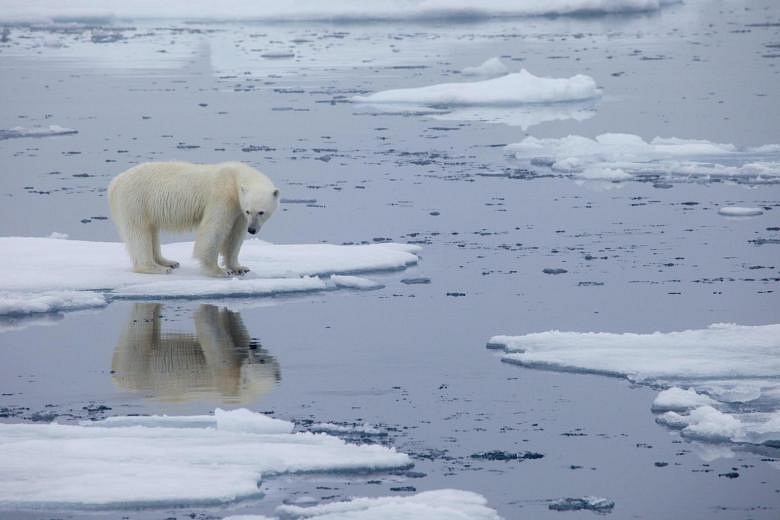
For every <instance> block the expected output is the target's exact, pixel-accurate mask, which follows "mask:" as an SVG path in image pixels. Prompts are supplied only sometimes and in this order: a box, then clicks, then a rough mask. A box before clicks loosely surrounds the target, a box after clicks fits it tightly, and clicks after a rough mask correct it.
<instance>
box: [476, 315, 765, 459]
mask: <svg viewBox="0 0 780 520" xmlns="http://www.w3.org/2000/svg"><path fill="white" fill-rule="evenodd" d="M488 347H489V348H501V349H503V350H505V351H506V352H507V353H506V354H505V355H504V356H503V358H502V359H503V360H504V361H507V362H509V363H517V364H520V365H524V366H529V367H536V368H546V369H551V370H563V371H573V372H589V373H597V374H605V375H612V376H620V377H626V378H628V379H629V380H631V381H635V382H639V383H644V384H648V385H651V386H655V387H658V386H660V387H664V388H666V390H664V391H663V392H661V393H660V394H659V395H658V397H657V398H656V399H655V401H654V403H653V406H652V408H653V411H655V412H663V411H666V413H664V414H663V415H661V416H659V417H658V421H659V422H660V423H662V424H666V425H667V426H670V427H675V428H680V429H682V433H683V435H686V436H688V437H691V438H698V439H702V440H710V441H711V440H729V441H732V442H738V443H751V444H769V445H775V444H780V381H778V376H780V356H778V352H780V325H777V324H775V325H760V326H740V325H734V324H723V323H720V324H714V325H710V326H709V327H708V328H706V329H699V330H685V331H681V332H668V333H662V332H654V333H652V334H633V333H622V334H612V333H603V332H584V333H581V332H560V331H548V332H542V333H535V334H527V335H524V336H494V337H492V338H491V339H490V340H489V341H488ZM746 407H747V409H746Z"/></svg>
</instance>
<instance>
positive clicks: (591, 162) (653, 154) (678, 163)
mask: <svg viewBox="0 0 780 520" xmlns="http://www.w3.org/2000/svg"><path fill="white" fill-rule="evenodd" d="M506 149H507V151H509V152H510V153H512V154H513V156H514V157H515V158H516V159H518V160H520V161H524V162H528V163H530V165H531V166H532V167H533V168H536V169H538V168H540V167H542V168H549V169H550V170H552V171H553V172H555V173H558V174H566V175H572V176H573V177H581V178H607V179H610V178H611V180H626V179H629V178H644V177H647V178H658V177H664V178H668V179H670V180H674V179H678V180H683V179H686V178H697V179H701V178H707V177H713V178H734V179H737V180H741V181H746V182H755V183H766V182H780V153H778V147H777V145H764V146H757V147H747V148H738V147H736V146H734V145H733V144H723V143H714V142H711V141H707V140H702V139H678V138H661V137H656V138H654V139H652V140H650V141H645V140H644V139H642V138H641V137H640V136H638V135H633V134H620V133H610V134H601V135H599V136H596V137H595V138H589V137H583V136H579V135H569V136H567V137H562V138H536V137H533V136H531V137H526V138H525V139H523V140H522V141H520V142H518V143H514V144H510V145H507V147H506Z"/></svg>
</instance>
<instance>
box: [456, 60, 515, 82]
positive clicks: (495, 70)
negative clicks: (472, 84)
mask: <svg viewBox="0 0 780 520" xmlns="http://www.w3.org/2000/svg"><path fill="white" fill-rule="evenodd" d="M508 72H509V69H508V68H507V66H506V65H504V62H503V61H501V58H499V57H498V56H494V57H492V58H489V59H487V60H485V61H484V62H482V63H481V64H479V65H477V66H475V67H465V68H464V69H463V70H462V71H460V73H461V74H463V75H464V76H485V77H492V76H503V75H504V74H507V73H508Z"/></svg>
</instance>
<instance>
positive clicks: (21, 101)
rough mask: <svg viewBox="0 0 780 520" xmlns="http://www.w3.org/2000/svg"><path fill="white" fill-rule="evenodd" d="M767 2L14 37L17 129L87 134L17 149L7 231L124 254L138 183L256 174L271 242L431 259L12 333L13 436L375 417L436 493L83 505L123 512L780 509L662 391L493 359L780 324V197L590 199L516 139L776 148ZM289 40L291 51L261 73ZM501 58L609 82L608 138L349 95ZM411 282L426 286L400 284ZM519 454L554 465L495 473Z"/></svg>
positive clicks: (623, 513) (518, 464)
mask: <svg viewBox="0 0 780 520" xmlns="http://www.w3.org/2000/svg"><path fill="white" fill-rule="evenodd" d="M744 5H748V4H744ZM744 5H743V4H742V3H739V2H735V3H732V2H728V3H726V2H711V3H704V4H701V3H693V4H690V5H681V6H675V7H672V8H668V9H665V10H662V11H661V12H660V13H656V14H650V15H636V16H625V17H623V16H618V17H597V18H587V19H569V18H561V19H530V20H514V21H509V22H487V23H480V24H458V25H454V26H446V25H436V24H428V25H412V26H403V27H402V26H397V25H393V24H375V25H360V24H358V25H349V26H345V27H342V26H328V25H313V26H299V25H273V26H262V25H252V24H213V25H195V26H192V25H183V26H182V25H181V24H177V23H174V22H169V21H166V22H160V23H152V22H145V23H144V24H137V26H136V29H134V30H132V31H131V30H127V31H125V36H126V38H125V39H124V40H123V41H122V42H121V43H117V44H95V43H92V42H91V41H82V40H83V39H84V38H80V37H77V36H73V35H72V34H69V33H59V32H47V33H46V35H45V38H46V40H45V41H44V43H46V45H48V46H37V47H36V45H37V44H36V43H35V42H36V41H37V40H35V38H41V37H42V36H41V32H40V31H32V30H30V29H27V28H22V27H13V28H12V29H11V33H10V38H11V39H10V42H11V44H10V45H8V46H5V47H2V48H1V49H0V99H3V100H4V101H3V102H2V103H0V123H1V124H0V126H2V127H12V126H16V125H22V126H33V125H35V124H46V125H48V124H58V125H61V126H65V127H69V128H75V129H77V130H78V132H79V133H78V134H76V135H71V136H63V137H50V138H42V139H12V140H5V141H0V164H1V165H2V170H3V173H2V181H1V182H0V197H2V203H0V234H2V235H17V236H46V235H48V234H49V233H51V232H52V231H57V232H64V233H68V234H69V235H70V237H71V238H74V239H89V240H116V239H117V236H116V233H115V231H114V229H113V227H112V225H111V223H110V221H108V220H102V219H100V218H95V217H103V216H106V215H107V214H108V213H107V207H106V201H105V197H104V189H105V186H106V185H107V183H108V180H109V179H110V178H111V177H112V176H113V175H115V174H116V173H118V172H120V171H122V170H124V169H125V168H127V167H128V166H130V165H132V164H135V163H137V162H140V161H146V160H154V159H183V160H192V161H206V162H217V161H222V160H235V159H238V160H242V161H247V162H249V163H251V164H253V165H255V166H258V167H259V168H261V169H262V170H264V171H265V172H266V173H268V174H269V175H270V176H271V177H272V178H273V179H274V181H275V182H276V184H277V185H278V186H280V187H281V189H282V192H283V197H286V198H288V199H293V202H288V203H287V204H284V205H283V206H282V208H283V211H280V212H279V213H278V214H277V215H276V216H274V218H273V219H272V220H271V221H270V222H269V224H268V225H267V226H266V229H264V233H265V236H264V237H263V238H265V239H268V240H271V241H276V242H287V243H305V242H319V241H328V242H331V243H341V242H360V241H374V240H375V239H377V240H381V239H392V240H394V241H400V242H406V241H410V242H416V243H421V244H422V245H423V248H424V249H423V251H422V253H421V255H422V260H421V262H420V265H419V266H417V267H415V268H413V269H411V270H409V271H408V272H405V273H389V274H378V275H375V276H372V278H375V279H378V280H381V281H382V282H383V283H385V284H386V288H385V289H382V290H379V291H371V292H348V291H343V292H331V293H327V294H321V295H310V296H304V297H294V298H271V299H261V300H254V301H251V300H250V301H247V300H238V301H210V302H192V303H187V302H179V301H177V302H148V303H147V302H143V303H124V302H117V303H113V304H111V305H109V306H108V307H107V308H105V309H104V310H100V311H95V312H81V313H74V314H69V315H67V316H64V317H62V316H60V317H58V316H49V317H46V318H45V319H44V322H43V323H41V320H38V321H36V322H18V321H17V322H2V323H1V324H0V326H2V327H3V330H4V332H1V333H0V381H1V382H2V386H1V387H0V392H1V393H2V395H0V406H1V407H2V409H3V412H4V414H5V415H6V418H5V420H13V421H18V420H24V421H33V420H51V419H53V418H56V419H58V420H60V421H69V420H75V419H83V418H90V417H104V416H108V415H121V414H127V413H168V414H192V413H205V412H208V411H210V410H213V408H214V407H216V406H222V407H236V406H246V407H248V408H250V409H253V410H257V411H261V412H266V413H273V414H274V416H276V417H279V418H285V419H291V420H295V421H298V422H299V423H301V424H307V423H308V422H310V421H313V422H337V423H340V422H343V423H363V422H369V423H371V424H373V425H376V426H377V427H379V428H380V429H382V430H383V431H385V432H387V433H388V435H387V436H386V437H382V438H381V439H379V440H378V441H377V440H371V439H358V440H361V441H363V442H383V443H387V444H388V445H392V446H395V447H397V448H398V449H399V450H401V451H403V452H406V453H408V454H410V455H411V456H412V457H413V459H414V461H415V467H414V469H413V471H414V472H415V473H411V474H410V473H408V472H406V473H404V472H401V473H399V474H378V475H343V474H340V475H309V476H305V477H302V476H285V477H279V478H275V479H269V480H267V481H265V482H263V484H262V489H263V491H264V492H265V493H266V496H265V498H264V499H262V500H259V501H256V502H251V503H241V504H235V505H230V506H225V507H224V508H210V509H209V508H206V509H203V508H195V509H192V508H188V507H186V506H182V508H179V509H171V510H167V509H166V510H141V511H121V512H105V513H95V512H91V513H89V514H88V515H89V516H95V517H101V518H102V517H108V518H124V517H131V518H160V517H163V518H164V517H168V516H174V517H177V518H185V517H187V515H190V514H194V515H195V517H198V518H208V517H220V516H222V515H226V514H229V513H238V512H260V513H264V514H272V512H273V508H274V507H275V506H276V505H278V504H279V503H281V502H282V501H286V500H291V499H294V498H295V497H299V496H303V495H308V496H312V497H315V498H317V499H321V498H346V497H350V496H367V495H392V494H400V493H405V492H408V491H411V490H412V488H414V489H416V490H417V491H423V490H429V489H438V488H442V487H453V488H461V489H466V490H471V491H475V492H478V493H481V494H483V495H485V496H486V497H487V499H488V501H489V503H490V505H491V506H492V507H494V508H496V509H497V510H498V511H499V512H500V513H501V514H502V515H503V516H505V517H506V518H557V517H558V516H560V515H565V516H566V517H567V518H569V517H571V518H590V517H591V516H592V515H593V513H591V512H573V513H561V512H556V511H551V510H549V509H548V508H547V505H548V503H549V502H548V501H549V500H553V499H558V498H561V497H579V496H583V495H597V496H603V497H606V498H609V499H610V500H614V501H615V503H616V506H615V509H614V511H613V513H612V516H614V517H616V518H656V519H657V518H702V519H705V518H776V517H777V515H778V509H779V508H780V478H778V460H779V458H780V453H778V452H777V451H776V450H769V449H767V450H752V451H748V450H745V449H742V448H740V447H736V446H725V445H706V444H700V443H693V442H689V441H686V440H682V439H681V438H680V437H679V436H678V435H676V434H674V433H672V432H670V431H669V430H667V429H665V428H663V427H660V426H658V425H656V424H655V423H654V421H653V416H652V414H651V413H650V403H651V402H652V399H653V398H654V396H655V393H656V392H655V391H654V390H652V389H649V388H644V387H638V386H631V385H630V384H629V383H627V382H626V381H623V380H619V379H610V378H604V377H599V376H592V375H576V374H561V373H554V372H544V371H535V370H529V369H524V368H520V367H516V366H510V365H506V364H503V363H500V362H499V360H498V359H497V358H496V357H495V355H494V353H492V352H490V351H487V350H485V348H484V345H485V342H486V340H487V339H488V337H490V336H492V335H494V334H502V333H506V334H523V333H529V332H538V331H544V330H549V329H560V330H578V331H589V330H603V331H611V332H621V331H632V332H651V331H655V330H660V331H671V330H681V329H688V328H702V327H705V326H707V325H709V324H710V323H715V322H736V323H740V324H745V325H751V324H767V323H776V322H777V321H778V318H779V317H780V312H778V309H780V301H779V300H778V292H777V277H778V265H779V264H778V261H780V249H778V246H777V244H774V243H772V242H771V240H773V239H777V238H780V235H778V231H777V230H776V229H771V228H777V227H778V226H780V220H779V219H778V218H777V215H776V212H777V211H778V210H777V205H778V200H780V186H777V185H765V186H759V187H750V186H744V185H735V184H731V183H716V182H712V183H707V182H695V183H694V182H691V183H675V184H673V185H672V187H671V188H670V189H659V188H654V187H653V186H652V184H649V183H638V182H628V183H624V184H620V185H617V184H612V183H606V184H602V183H596V184H593V183H585V184H581V183H577V182H574V181H572V180H570V179H567V178H550V177H539V176H535V175H523V174H522V173H518V172H516V171H515V167H514V165H513V163H512V162H511V161H509V160H507V158H506V157H505V156H504V152H503V150H502V148H501V147H500V146H498V145H503V144H507V143H512V142H517V141H520V140H521V139H522V138H523V137H524V136H525V135H534V136H537V137H561V136H565V135H568V134H570V133H571V134H581V135H586V136H593V135H596V134H599V133H602V132H607V131H621V132H630V133H636V134H639V135H641V136H643V137H644V138H652V137H654V136H656V135H660V136H664V137H670V136H676V137H684V138H701V139H709V140H713V141H717V142H733V143H735V144H738V145H743V146H755V145H761V144H767V143H780V125H778V123H777V122H778V121H779V120H780V102H778V92H780V79H779V78H778V65H777V64H778V63H780V62H778V60H776V59H773V58H767V57H764V56H765V55H767V54H771V53H768V52H767V49H771V47H769V46H771V45H773V44H776V43H778V42H780V27H778V26H776V25H771V24H769V25H766V24H765V22H766V21H767V20H770V21H771V20H774V21H778V20H780V12H779V11H778V9H777V8H776V7H775V6H774V5H773V4H772V3H771V2H767V3H764V4H759V5H756V4H753V3H751V4H749V5H750V8H748V9H743V7H744ZM757 23H764V24H765V25H759V26H756V25H751V24H757ZM182 27H184V28H185V29H187V30H179V29H181V28H182ZM195 29H197V30H195ZM343 33H345V34H343ZM86 39H87V40H89V38H86ZM293 40H296V41H299V40H308V42H303V43H294V42H293ZM278 41H282V42H285V43H284V45H281V47H284V48H287V47H291V48H294V50H295V52H294V54H295V56H296V57H295V58H289V59H272V60H269V59H267V58H263V57H262V56H261V54H263V53H267V52H270V51H269V49H271V50H272V51H274V50H277V49H278V48H279V47H280V45H279V44H278V43H274V42H278ZM57 42H61V43H63V44H65V45H67V46H66V47H56V46H53V45H54V44H56V43H57ZM253 49H260V50H258V51H254V50H253ZM163 50H164V51H165V52H159V51H163ZM396 51H397V52H396ZM492 56H502V57H503V58H504V61H505V63H507V64H508V65H509V66H510V68H511V69H512V70H519V68H521V67H525V68H528V69H529V70H530V71H531V72H532V73H534V74H536V75H541V76H551V77H560V76H570V75H573V74H576V73H586V74H589V75H591V76H593V77H594V78H595V79H596V80H597V82H598V83H599V85H600V86H601V87H603V88H604V91H605V95H604V97H603V99H602V100H601V101H600V102H599V104H598V107H597V110H596V113H595V115H594V116H593V117H591V118H589V119H587V120H584V121H579V122H578V121H574V120H566V121H555V122H548V123H543V124H540V125H537V126H533V127H531V128H530V129H529V130H527V131H523V130H521V129H520V128H518V127H511V126H506V125H500V124H489V123H477V122H459V121H438V120H433V119H430V118H427V117H423V116H417V115H407V116H402V115H388V114H376V113H371V112H368V113H367V112H366V111H364V110H361V109H360V108H359V107H356V106H355V105H353V104H350V103H347V102H346V99H347V98H349V97H351V96H352V95H355V94H358V93H364V92H371V91H375V90H381V89H385V88H394V87H401V86H404V87H406V86H418V85H426V84H432V83H438V82H444V81H451V80H456V79H457V78H458V75H457V74H455V73H454V71H457V70H460V69H461V68H463V67H464V66H469V65H477V64H479V63H481V62H482V61H484V60H485V59H487V58H489V57H492ZM643 58H649V59H643ZM296 200H297V201H305V202H295V201H296ZM691 202H695V203H696V204H690V203H691ZM727 204H728V205H741V206H763V207H765V208H766V210H765V214H764V215H762V216H760V217H757V218H752V219H742V220H733V219H724V218H723V217H720V216H718V215H717V208H718V206H722V205H727ZM83 221H85V222H83ZM757 239H768V240H770V242H764V243H762V242H755V240H757ZM751 241H753V242H751ZM4 253H5V254H13V253H12V252H4ZM751 266H764V267H765V269H764V270H761V271H760V273H757V271H756V270H755V269H750V268H751ZM561 269H562V270H565V271H566V272H564V273H562V274H557V275H554V274H547V273H545V272H544V271H545V270H548V271H549V270H553V272H555V270H561ZM414 277H427V278H430V283H429V284H404V283H401V281H400V280H401V279H402V278H414ZM57 318H62V319H57ZM28 325H29V326H28ZM494 450H500V451H504V452H507V453H517V452H534V453H540V454H542V455H544V456H543V457H542V458H536V459H519V460H487V459H485V458H473V457H472V455H474V454H479V453H484V452H489V451H494ZM732 472H737V473H738V474H739V477H738V478H727V477H723V476H719V475H721V474H726V473H732ZM394 489H396V490H397V491H394ZM0 514H1V515H2V516H4V517H7V518H20V517H21V518H53V517H56V518H75V517H81V516H83V515H85V514H87V513H83V512H78V511H76V512H72V511H55V512H44V513H40V512H18V511H7V512H3V513H0Z"/></svg>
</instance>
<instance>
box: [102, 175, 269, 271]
mask: <svg viewBox="0 0 780 520" xmlns="http://www.w3.org/2000/svg"><path fill="white" fill-rule="evenodd" d="M108 200H109V204H110V205H111V215H112V217H113V219H114V223H115V224H116V226H117V228H118V230H119V234H120V235H121V236H122V239H123V240H124V241H125V244H126V245H127V251H128V253H129V254H130V257H131V258H132V260H133V270H134V271H135V272H137V273H169V272H170V271H171V270H172V269H175V268H177V267H179V263H178V262H175V261H173V260H168V259H166V258H164V257H163V256H162V253H161V252H160V238H159V232H160V231H189V230H191V229H194V228H197V237H196V239H195V249H194V252H193V256H194V257H195V258H197V259H198V261H200V264H201V265H202V266H203V268H204V269H205V270H206V272H207V273H208V274H210V275H212V276H232V275H236V274H244V273H246V272H247V271H249V269H248V268H247V267H244V266H242V265H240V264H239V263H238V251H239V249H241V244H242V242H243V241H244V231H248V232H249V233H250V234H252V235H254V234H255V233H257V232H258V231H259V230H260V227H261V226H262V225H263V224H264V223H265V222H266V221H267V220H268V218H269V217H270V216H271V215H272V214H273V212H274V211H275V210H276V208H277V207H278V205H279V190H278V189H277V188H276V187H275V186H274V184H273V183H272V182H271V180H270V179H269V178H268V177H266V176H265V175H264V174H263V173H261V172H259V171H257V170H255V169H254V168H252V167H250V166H247V165H245V164H242V163H239V162H226V163H220V164H193V163H187V162H149V163H144V164H139V165H138V166H134V167H133V168H130V169H129V170H127V171H125V172H123V173H120V174H119V175H117V176H116V177H115V178H114V180H112V181H111V184H109V186H108ZM220 254H221V255H222V258H223V263H224V266H223V267H220V266H219V264H218V263H217V260H218V257H219V255H220Z"/></svg>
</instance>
